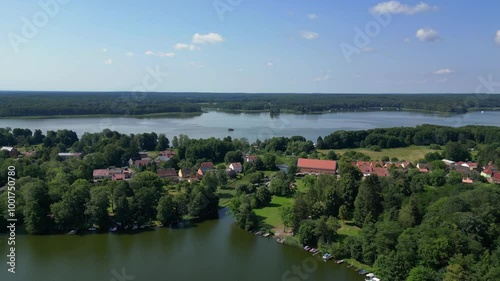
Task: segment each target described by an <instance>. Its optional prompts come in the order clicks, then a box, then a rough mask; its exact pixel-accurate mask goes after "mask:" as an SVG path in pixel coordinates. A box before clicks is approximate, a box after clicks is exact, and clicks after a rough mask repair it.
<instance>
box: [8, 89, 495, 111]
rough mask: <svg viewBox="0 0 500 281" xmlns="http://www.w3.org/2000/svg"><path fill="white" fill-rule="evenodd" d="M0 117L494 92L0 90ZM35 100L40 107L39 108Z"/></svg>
mask: <svg viewBox="0 0 500 281" xmlns="http://www.w3.org/2000/svg"><path fill="white" fill-rule="evenodd" d="M0 96H1V97H2V103H1V104H0V117H9V116H10V117H15V116H57V115H87V114H88V115H104V114H116V115H140V114H152V113H166V112H179V113H182V112H201V108H202V107H213V108H219V109H226V110H236V111H242V110H249V111H269V112H271V113H279V112H280V111H288V112H295V113H313V112H328V111H350V110H380V108H383V109H384V110H422V111H433V112H447V113H466V112H468V111H470V110H479V109H493V108H499V107H500V96H498V95H490V96H487V98H485V96H478V95H472V94H460V95H459V94H439V95H432V94H419V95H402V94H383V95H382V94H242V93H141V92H136V93H134V92H103V93H98V92H55V93H50V92H0ZM40 104H43V105H44V106H43V107H41V106H40Z"/></svg>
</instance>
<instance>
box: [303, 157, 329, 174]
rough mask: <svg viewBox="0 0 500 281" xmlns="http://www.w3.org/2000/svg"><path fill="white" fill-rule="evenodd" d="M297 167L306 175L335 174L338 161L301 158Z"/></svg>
mask: <svg viewBox="0 0 500 281" xmlns="http://www.w3.org/2000/svg"><path fill="white" fill-rule="evenodd" d="M297 167H298V168H299V171H300V173H304V174H335V173H337V161H334V160H318V159H306V158H299V159H298V161H297Z"/></svg>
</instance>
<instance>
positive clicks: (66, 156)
mask: <svg viewBox="0 0 500 281" xmlns="http://www.w3.org/2000/svg"><path fill="white" fill-rule="evenodd" d="M57 156H59V157H60V158H61V159H62V160H68V159H72V158H76V159H80V158H81V157H82V154H81V153H71V152H61V153H58V154H57Z"/></svg>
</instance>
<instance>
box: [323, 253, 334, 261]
mask: <svg viewBox="0 0 500 281" xmlns="http://www.w3.org/2000/svg"><path fill="white" fill-rule="evenodd" d="M332 258H333V257H332V255H330V254H329V253H325V254H324V255H323V259H324V260H325V261H327V260H330V259H332Z"/></svg>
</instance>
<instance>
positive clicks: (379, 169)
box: [351, 161, 389, 177]
mask: <svg viewBox="0 0 500 281" xmlns="http://www.w3.org/2000/svg"><path fill="white" fill-rule="evenodd" d="M351 165H353V166H354V167H358V169H359V170H360V171H361V173H363V176H365V177H367V176H370V175H377V176H379V177H386V176H389V169H388V168H387V167H386V165H385V164H384V163H383V162H376V161H372V162H369V161H357V162H352V163H351Z"/></svg>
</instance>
